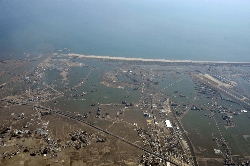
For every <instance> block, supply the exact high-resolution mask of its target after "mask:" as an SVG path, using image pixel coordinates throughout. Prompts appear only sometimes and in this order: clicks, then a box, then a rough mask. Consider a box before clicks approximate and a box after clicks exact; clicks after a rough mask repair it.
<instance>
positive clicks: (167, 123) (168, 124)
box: [165, 120, 173, 127]
mask: <svg viewBox="0 0 250 166" xmlns="http://www.w3.org/2000/svg"><path fill="white" fill-rule="evenodd" d="M165 124H166V126H167V127H173V126H172V124H171V122H170V120H165Z"/></svg>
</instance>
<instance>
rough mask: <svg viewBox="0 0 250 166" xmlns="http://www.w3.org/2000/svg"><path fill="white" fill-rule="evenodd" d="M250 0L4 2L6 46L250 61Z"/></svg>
mask: <svg viewBox="0 0 250 166" xmlns="http://www.w3.org/2000/svg"><path fill="white" fill-rule="evenodd" d="M249 9H250V1H247V0H245V1H243V0H242V1H215V0H214V1H198V0H197V1H196V0H191V1H185V2H183V1H153V0H152V1H132V0H130V1H125V0H124V1H115V0H106V1H101V0H99V1H98V0H96V1H84V0H83V1H80V0H74V1H62V0H54V1H49V0H45V1H44V0H43V1H31V0H26V1H24V0H22V1H19V0H12V1H5V0H3V1H0V50H1V51H0V52H1V53H6V52H7V53H8V52H11V53H14V54H20V55H21V54H23V53H24V52H27V53H39V52H42V51H43V49H46V48H47V47H52V48H54V49H62V48H64V47H67V48H69V49H70V50H71V51H72V52H74V53H81V54H93V55H109V56H124V57H140V58H152V57H153V58H159V59H181V60H186V59H188V60H219V61H243V62H247V61H250V56H249V55H250V47H249V46H250V10H249Z"/></svg>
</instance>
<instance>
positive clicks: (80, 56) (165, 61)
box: [61, 53, 250, 64]
mask: <svg viewBox="0 0 250 166" xmlns="http://www.w3.org/2000/svg"><path fill="white" fill-rule="evenodd" d="M61 55H62V54H61ZM63 55H67V56H69V57H79V58H89V59H103V60H105V59H109V60H118V61H142V62H163V63H198V64H250V62H230V61H196V60H167V59H146V58H126V57H111V56H100V55H84V54H74V53H69V54H63Z"/></svg>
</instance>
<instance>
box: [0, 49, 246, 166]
mask: <svg viewBox="0 0 250 166" xmlns="http://www.w3.org/2000/svg"><path fill="white" fill-rule="evenodd" d="M0 66H1V68H0V78H1V79H0V90H1V91H0V99H1V100H0V118H1V121H0V125H1V126H0V147H1V148H0V165H25V166H29V165H41V166H42V165H65V166H68V165H70V166H71V165H72V166H74V165H131V166H132V165H133V166H134V165H230V164H231V165H233V164H236V165H237V164H238V165H247V164H249V161H250V131H249V128H248V126H249V125H250V113H249V110H250V75H249V70H250V63H248V62H225V61H223V62H222V61H220V62H214V61H190V60H184V61H181V60H180V61H178V60H164V59H142V58H124V57H108V56H94V55H81V54H73V53H71V51H70V50H69V49H67V48H64V49H62V50H58V51H53V52H47V53H44V54H40V55H30V54H26V53H24V54H23V55H22V56H14V55H12V56H7V58H5V59H2V60H1V61H0Z"/></svg>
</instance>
